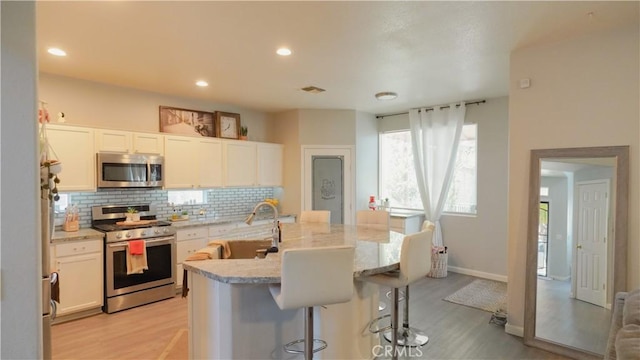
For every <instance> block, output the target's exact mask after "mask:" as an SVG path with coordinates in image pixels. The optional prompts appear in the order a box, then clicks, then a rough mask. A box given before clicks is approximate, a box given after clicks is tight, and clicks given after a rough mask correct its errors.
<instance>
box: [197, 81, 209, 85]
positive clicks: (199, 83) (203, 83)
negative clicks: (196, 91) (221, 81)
mask: <svg viewBox="0 0 640 360" xmlns="http://www.w3.org/2000/svg"><path fill="white" fill-rule="evenodd" d="M196 85H198V86H200V87H205V86H209V83H208V82H206V81H204V80H198V81H196Z"/></svg>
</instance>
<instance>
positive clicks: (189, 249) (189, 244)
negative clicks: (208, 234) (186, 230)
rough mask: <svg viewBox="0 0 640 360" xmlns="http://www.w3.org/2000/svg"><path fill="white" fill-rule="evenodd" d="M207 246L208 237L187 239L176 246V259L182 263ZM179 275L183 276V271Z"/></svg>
mask: <svg viewBox="0 0 640 360" xmlns="http://www.w3.org/2000/svg"><path fill="white" fill-rule="evenodd" d="M205 246H206V239H196V240H186V241H182V242H180V243H179V244H178V245H177V246H176V248H177V249H176V261H177V263H178V264H181V263H182V262H183V261H184V259H186V258H187V257H189V255H191V254H194V253H195V252H196V251H198V250H200V249H202V248H203V247H205ZM178 275H180V276H182V273H179V274H178Z"/></svg>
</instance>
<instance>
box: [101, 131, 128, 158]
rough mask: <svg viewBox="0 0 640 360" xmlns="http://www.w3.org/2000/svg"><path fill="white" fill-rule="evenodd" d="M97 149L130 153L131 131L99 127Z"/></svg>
mask: <svg viewBox="0 0 640 360" xmlns="http://www.w3.org/2000/svg"><path fill="white" fill-rule="evenodd" d="M95 132H96V151H106V152H118V153H125V154H126V153H128V152H130V151H131V133H130V132H128V131H120V130H103V129H98V130H96V131H95Z"/></svg>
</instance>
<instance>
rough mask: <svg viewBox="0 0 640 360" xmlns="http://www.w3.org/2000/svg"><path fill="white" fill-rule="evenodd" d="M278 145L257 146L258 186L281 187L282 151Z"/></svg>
mask: <svg viewBox="0 0 640 360" xmlns="http://www.w3.org/2000/svg"><path fill="white" fill-rule="evenodd" d="M283 148H284V147H283V146H282V145H280V144H267V143H258V144H257V156H258V182H257V185H258V186H282V150H283Z"/></svg>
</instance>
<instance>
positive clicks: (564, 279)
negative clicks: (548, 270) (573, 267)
mask: <svg viewBox="0 0 640 360" xmlns="http://www.w3.org/2000/svg"><path fill="white" fill-rule="evenodd" d="M551 278H552V279H553V280H558V281H567V280H569V279H571V276H553V275H551Z"/></svg>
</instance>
